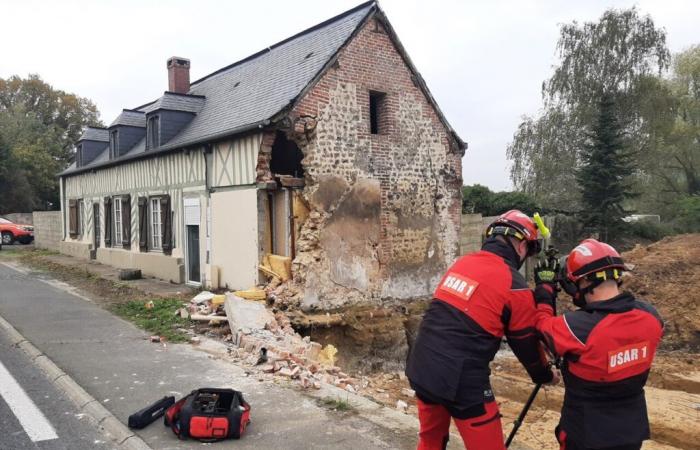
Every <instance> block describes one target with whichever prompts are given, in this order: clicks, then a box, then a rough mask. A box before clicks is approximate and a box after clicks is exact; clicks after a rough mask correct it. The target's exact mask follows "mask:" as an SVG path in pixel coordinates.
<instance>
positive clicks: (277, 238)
mask: <svg viewBox="0 0 700 450" xmlns="http://www.w3.org/2000/svg"><path fill="white" fill-rule="evenodd" d="M189 70H190V61H189V60H187V59H185V58H179V57H173V58H170V59H169V60H168V61H167V71H168V80H169V85H168V91H166V92H165V93H164V94H163V95H162V96H161V97H159V98H158V99H156V100H155V101H151V102H149V103H146V104H144V105H141V106H138V107H135V108H133V109H124V110H123V112H122V113H121V114H120V115H119V116H118V117H117V118H115V119H114V121H113V122H112V123H111V125H110V126H109V127H108V128H106V129H101V128H88V129H87V130H86V131H85V133H84V134H83V135H82V137H81V139H80V140H79V141H78V142H77V144H76V145H77V155H76V159H75V163H74V164H73V165H72V166H71V167H69V168H68V169H66V170H65V171H64V172H62V173H61V174H60V185H61V206H62V211H63V225H64V227H63V228H64V238H63V242H61V249H62V251H63V252H65V253H68V254H72V255H74V256H79V257H84V258H92V259H96V260H97V261H99V262H102V263H105V264H109V265H112V266H116V267H120V268H137V269H141V271H142V272H143V273H144V274H145V275H149V276H155V277H159V278H163V279H166V280H171V281H173V282H176V283H189V284H193V285H201V286H203V287H207V288H218V287H221V288H228V289H247V288H250V287H251V286H254V285H256V284H259V283H264V282H266V281H267V277H266V275H265V273H264V271H263V272H261V271H260V269H259V266H260V265H261V263H262V262H263V260H265V258H266V255H268V254H274V255H280V256H284V257H289V258H290V259H291V261H292V265H291V273H292V279H291V280H289V281H288V282H287V283H286V285H288V286H289V290H288V292H291V294H290V295H291V297H293V299H292V300H293V301H295V302H297V303H298V305H299V306H301V307H302V308H303V309H305V310H314V309H323V310H328V309H333V308H335V307H338V306H341V305H344V304H358V303H363V302H365V303H371V302H374V301H378V300H381V299H398V300H404V299H413V298H418V297H422V296H426V295H429V294H430V293H431V292H432V289H433V287H434V285H435V284H436V283H437V280H438V279H439V277H440V276H441V275H442V273H443V271H444V270H445V269H446V267H447V266H448V264H450V263H451V262H452V260H453V259H454V258H456V257H457V255H458V250H459V249H458V245H459V239H458V234H459V228H460V213H461V191H460V187H461V185H462V177H461V158H462V156H463V155H464V150H465V147H466V145H465V143H464V142H463V141H462V140H461V139H460V138H459V136H457V134H456V133H455V132H454V130H453V129H452V128H451V127H450V125H449V124H448V123H447V121H446V119H445V117H444V116H443V114H442V113H441V111H440V109H439V108H438V106H437V104H436V103H435V101H434V99H433V97H432V96H431V94H430V92H429V91H428V88H427V87H426V85H425V82H424V81H423V79H422V78H421V76H420V74H419V73H418V71H417V70H416V68H415V67H414V65H413V64H412V62H411V60H410V59H409V57H408V55H407V54H406V52H405V50H404V48H403V47H402V45H401V43H400V41H399V40H398V38H397V36H396V34H395V32H394V30H393V28H392V27H391V25H390V24H389V22H388V20H387V18H386V16H385V14H384V13H383V12H382V10H381V9H380V8H379V7H378V5H377V3H376V2H368V3H365V4H362V5H360V6H358V7H356V8H354V9H352V10H350V11H347V12H345V13H343V14H341V15H339V16H337V17H334V18H332V19H330V20H327V21H325V22H323V23H320V24H318V25H316V26H314V27H312V28H310V29H308V30H305V31H303V32H301V33H299V34H297V35H295V36H292V37H290V38H288V39H286V40H284V41H282V42H279V43H277V44H275V45H272V46H270V47H269V48H266V49H265V50H263V51H261V52H259V53H256V54H254V55H251V56H249V57H248V58H245V59H243V60H241V61H238V62H236V63H234V64H231V65H230V66H227V67H224V68H222V69H220V70H217V71H216V72H214V73H211V74H209V75H207V76H205V77H203V78H201V79H199V80H197V81H194V82H190V77H189ZM115 87H116V86H115Z"/></svg>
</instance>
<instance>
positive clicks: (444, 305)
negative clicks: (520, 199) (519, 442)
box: [406, 210, 558, 450]
mask: <svg viewBox="0 0 700 450" xmlns="http://www.w3.org/2000/svg"><path fill="white" fill-rule="evenodd" d="M486 234H487V238H486V240H485V242H484V244H483V246H482V248H481V251H478V252H475V253H471V254H469V255H466V256H463V257H461V258H460V259H458V260H457V261H456V262H455V263H454V264H453V265H452V267H450V268H449V270H448V271H447V273H446V274H445V275H444V277H443V278H442V280H441V281H440V283H439V284H438V287H437V289H436V290H435V293H434V299H433V301H432V302H431V303H430V306H429V307H428V309H427V310H426V312H425V314H424V316H423V320H422V322H421V325H420V328H419V330H418V335H417V336H416V340H415V342H414V344H413V346H412V348H411V352H410V354H409V358H408V361H407V364H406V375H407V376H408V379H409V381H410V383H411V387H412V388H413V390H414V391H415V392H416V397H417V403H418V418H419V420H420V432H419V442H418V449H419V450H423V449H444V448H445V447H446V446H447V440H448V436H449V428H450V421H451V420H454V422H455V424H456V426H457V429H458V430H459V433H460V435H461V436H462V439H463V440H464V444H465V447H468V448H469V450H499V449H504V448H505V447H504V444H503V431H502V427H501V419H500V417H501V415H500V413H499V410H498V405H497V404H496V401H495V399H494V396H493V392H492V391H491V384H490V381H489V375H490V374H491V371H490V369H489V363H490V362H491V361H492V360H493V357H494V355H495V354H496V351H498V349H499V347H500V345H501V340H502V338H503V336H505V337H506V338H507V339H508V343H509V345H510V347H511V348H512V349H513V351H514V352H515V355H516V356H517V357H518V359H519V360H520V362H521V363H522V364H523V366H525V369H526V370H527V372H528V374H529V375H530V377H531V378H532V380H533V381H534V382H535V383H551V382H557V381H558V375H556V374H555V372H554V371H553V370H552V369H550V368H549V367H548V364H547V360H546V358H545V356H544V353H543V352H542V351H541V350H542V348H541V346H540V343H539V336H538V334H537V332H536V330H535V314H536V306H535V300H534V295H533V292H532V290H530V289H529V288H528V286H527V283H526V282H525V279H524V278H523V276H522V275H521V274H520V273H519V272H518V269H519V268H520V266H521V265H522V264H523V261H525V259H526V258H527V257H528V256H531V255H534V254H537V253H539V251H540V250H541V241H540V240H539V239H538V229H537V225H536V224H535V222H533V220H532V219H531V218H529V217H528V216H527V215H525V214H523V213H522V212H520V211H516V210H513V211H508V212H507V213H505V214H503V215H501V216H500V217H499V218H498V219H496V221H495V222H493V223H492V224H491V225H490V226H489V227H488V228H487V231H486Z"/></svg>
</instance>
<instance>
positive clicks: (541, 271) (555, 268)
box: [535, 258, 559, 289]
mask: <svg viewBox="0 0 700 450" xmlns="http://www.w3.org/2000/svg"><path fill="white" fill-rule="evenodd" d="M558 280H559V261H558V260H557V259H555V258H552V259H549V258H548V259H540V260H539V261H537V265H536V266H535V284H536V285H537V284H543V283H546V284H549V285H551V286H552V288H553V289H556V288H557V281H558Z"/></svg>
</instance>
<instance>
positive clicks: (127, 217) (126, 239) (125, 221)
mask: <svg viewBox="0 0 700 450" xmlns="http://www.w3.org/2000/svg"><path fill="white" fill-rule="evenodd" d="M121 197H122V247H124V248H126V249H128V248H131V196H130V195H129V194H126V195H122V196H121Z"/></svg>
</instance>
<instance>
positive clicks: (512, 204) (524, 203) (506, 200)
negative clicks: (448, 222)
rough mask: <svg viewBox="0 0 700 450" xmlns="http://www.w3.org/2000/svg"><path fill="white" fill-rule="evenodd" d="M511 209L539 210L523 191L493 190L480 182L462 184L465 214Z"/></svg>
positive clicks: (491, 214) (497, 213)
mask: <svg viewBox="0 0 700 450" xmlns="http://www.w3.org/2000/svg"><path fill="white" fill-rule="evenodd" d="M511 209H519V210H521V211H523V212H524V213H526V214H530V215H532V214H534V213H535V212H537V211H538V210H539V208H538V206H537V203H536V202H535V200H534V199H533V198H532V197H531V196H530V195H528V194H525V193H523V192H493V191H491V189H489V188H488V187H486V186H482V185H480V184H473V185H471V186H462V212H463V213H465V214H474V213H479V214H482V215H483V216H496V215H499V214H502V213H504V212H506V211H509V210H511Z"/></svg>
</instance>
